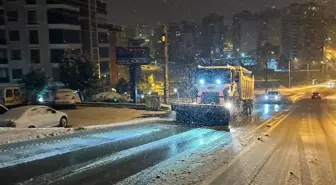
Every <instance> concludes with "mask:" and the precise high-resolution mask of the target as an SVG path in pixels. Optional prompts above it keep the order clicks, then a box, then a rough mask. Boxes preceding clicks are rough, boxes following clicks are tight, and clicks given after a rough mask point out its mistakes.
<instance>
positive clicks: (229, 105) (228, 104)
mask: <svg viewBox="0 0 336 185" xmlns="http://www.w3.org/2000/svg"><path fill="white" fill-rule="evenodd" d="M224 106H225V108H227V109H231V108H232V103H230V102H227V103H225V105H224Z"/></svg>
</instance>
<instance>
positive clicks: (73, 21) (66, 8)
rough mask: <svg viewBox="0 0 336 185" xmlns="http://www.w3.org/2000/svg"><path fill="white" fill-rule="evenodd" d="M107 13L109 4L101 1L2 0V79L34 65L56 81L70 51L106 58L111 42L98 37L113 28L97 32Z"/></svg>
mask: <svg viewBox="0 0 336 185" xmlns="http://www.w3.org/2000/svg"><path fill="white" fill-rule="evenodd" d="M106 15H107V11H106V4H105V2H103V1H98V0H78V1H72V0H1V1H0V83H8V82H15V81H17V80H19V79H20V77H21V76H22V75H23V74H25V73H28V72H29V71H30V70H32V69H41V70H44V72H45V73H46V75H47V76H48V77H50V78H53V79H54V80H55V81H57V80H58V79H59V68H58V65H59V62H60V61H61V59H62V56H63V55H64V54H65V53H66V52H71V53H85V54H86V55H87V56H88V57H89V58H90V59H91V61H94V62H97V63H98V62H100V61H103V62H104V61H108V57H109V56H108V45H104V44H105V43H104V42H105V41H100V40H99V38H101V37H99V36H101V35H102V34H101V32H103V33H104V34H107V33H108V32H109V31H108V30H107V29H105V30H101V31H99V30H98V25H99V24H103V23H104V21H106V18H105V17H106ZM102 42H103V43H102ZM100 47H101V48H102V51H101V52H100V51H99V48H100ZM106 48H107V52H106ZM100 53H101V55H102V56H101V57H100V55H99V54H100ZM99 66H100V65H99V63H98V64H97V67H99ZM103 66H104V64H103Z"/></svg>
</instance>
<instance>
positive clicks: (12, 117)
mask: <svg viewBox="0 0 336 185" xmlns="http://www.w3.org/2000/svg"><path fill="white" fill-rule="evenodd" d="M67 125H68V116H67V115H66V114H65V113H63V112H61V111H56V110H54V109H52V108H50V107H47V106H43V105H37V106H35V105H31V106H22V107H17V108H13V109H10V110H8V111H7V112H5V113H4V114H2V115H0V126H2V127H17V128H38V127H42V128H43V127H54V126H58V127H66V126H67Z"/></svg>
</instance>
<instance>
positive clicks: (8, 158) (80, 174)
mask: <svg viewBox="0 0 336 185" xmlns="http://www.w3.org/2000/svg"><path fill="white" fill-rule="evenodd" d="M326 92H327V91H326ZM328 93H330V94H331V93H333V92H330V91H329V90H328ZM309 95H310V92H308V91H307V92H305V93H304V96H306V97H308V98H309ZM304 96H303V97H304ZM335 111H336V109H335V108H334V106H333V104H332V102H330V101H322V102H317V101H311V100H301V101H299V102H297V103H296V104H292V105H290V104H289V105H288V104H287V105H277V104H258V105H256V107H255V109H254V112H253V116H252V117H251V118H243V117H241V118H239V119H238V120H236V121H235V122H233V123H232V124H231V125H230V127H231V130H230V132H228V131H225V130H222V128H220V127H218V128H213V127H212V128H193V129H192V128H184V127H181V126H178V125H175V124H174V122H172V121H162V122H160V123H143V124H138V125H131V126H120V127H114V128H105V129H102V130H99V131H94V132H92V131H87V132H84V133H80V134H74V135H67V136H59V137H55V138H48V139H41V140H36V141H34V142H32V141H27V142H21V143H16V144H10V145H2V146H0V182H1V184H15V183H18V182H21V183H20V184H34V185H38V184H62V185H63V184H78V185H79V184H83V185H86V184H88V185H89V184H90V185H94V184H97V185H100V184H116V183H117V184H127V185H131V184H144V185H145V184H168V183H169V184H202V183H203V184H280V183H279V182H280V181H279V179H280V177H281V178H284V179H286V178H287V179H288V178H290V180H292V179H293V178H294V176H290V177H288V174H290V175H291V173H289V171H290V172H292V173H293V174H295V175H296V176H295V177H297V178H296V181H295V182H302V180H305V181H306V180H308V181H309V180H312V178H311V176H310V178H308V177H307V176H309V175H311V173H312V172H311V171H309V170H308V172H307V170H301V171H300V170H298V169H301V168H306V167H307V166H308V167H309V168H311V167H312V165H313V163H312V164H310V163H309V162H307V160H310V159H311V160H315V157H316V158H317V160H320V161H316V163H319V162H321V163H320V164H319V165H322V164H326V163H327V162H331V164H332V165H331V166H330V165H327V168H325V169H321V168H318V167H316V166H315V167H314V166H313V167H314V171H313V172H314V175H315V176H319V175H320V176H321V177H322V178H326V179H328V181H327V180H326V181H325V182H328V183H327V184H334V182H335V181H334V179H333V178H331V177H332V175H334V177H336V176H335V175H336V174H335V171H333V169H336V168H334V166H333V165H335V166H336V161H335V160H333V159H332V158H330V156H336V155H332V154H336V149H335V147H336V145H335V143H336V142H335V140H333V139H334V137H333V138H331V137H329V135H330V136H331V134H332V133H335V132H333V131H335V130H336V126H335V124H336V122H333V121H334V120H333V119H334V118H333V115H332V114H334V112H335ZM322 123H323V124H322ZM315 128H316V129H317V131H316V133H314V132H313V131H315ZM284 136H286V137H284ZM300 136H301V139H299V138H300ZM328 138H331V139H328ZM322 140H326V142H325V143H322ZM309 141H311V142H314V145H313V144H312V143H310V142H309ZM265 143H270V145H268V144H265ZM310 145H312V146H310ZM308 146H310V148H309V147H308ZM306 147H308V149H306ZM334 149H335V150H334ZM321 151H323V152H321ZM302 152H303V154H302ZM305 152H306V153H305ZM246 153H248V154H246ZM320 158H321V159H320ZM322 159H323V160H322ZM280 160H282V161H284V162H280V163H279V161H280ZM294 160H296V163H295V165H296V166H295V165H294V164H292V163H291V162H292V161H294ZM297 165H299V166H297ZM273 166H275V168H274V169H273V168H272V167H273ZM291 167H293V168H291ZM294 167H295V168H294ZM309 168H308V169H309ZM286 170H287V171H286ZM268 172H271V174H273V175H270V174H268ZM287 172H288V173H287ZM315 172H316V173H315ZM274 173H280V174H281V176H280V177H277V175H275V174H274ZM300 173H302V174H300ZM300 175H301V176H300ZM263 176H269V179H270V181H269V182H271V183H268V182H266V179H264V178H263ZM315 176H314V178H315ZM285 177H286V178H285ZM307 178H308V179H307ZM204 179H206V180H205V181H203V180H204ZM284 179H281V180H284ZM294 180H295V178H294ZM202 181H203V182H202ZM259 182H260V183H259ZM291 182H294V181H290V183H289V184H293V183H291ZM329 182H330V183H329ZM285 184H288V183H285ZM294 184H297V183H294ZM298 184H300V183H298ZM312 184H314V183H312Z"/></svg>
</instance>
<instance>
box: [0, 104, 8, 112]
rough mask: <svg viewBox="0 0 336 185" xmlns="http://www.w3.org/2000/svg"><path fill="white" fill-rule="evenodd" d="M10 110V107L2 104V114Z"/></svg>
mask: <svg viewBox="0 0 336 185" xmlns="http://www.w3.org/2000/svg"><path fill="white" fill-rule="evenodd" d="M7 111H8V108H7V107H5V106H3V105H1V104H0V114H4V113H5V112H7Z"/></svg>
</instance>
